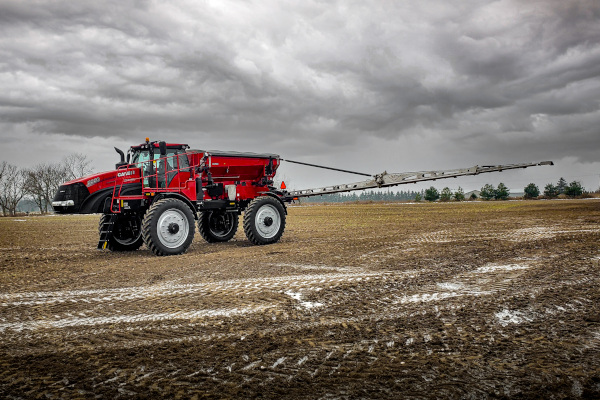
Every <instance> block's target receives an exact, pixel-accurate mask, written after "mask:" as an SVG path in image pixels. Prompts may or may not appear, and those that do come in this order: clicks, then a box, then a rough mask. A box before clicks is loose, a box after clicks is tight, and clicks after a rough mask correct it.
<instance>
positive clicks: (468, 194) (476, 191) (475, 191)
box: [465, 190, 481, 200]
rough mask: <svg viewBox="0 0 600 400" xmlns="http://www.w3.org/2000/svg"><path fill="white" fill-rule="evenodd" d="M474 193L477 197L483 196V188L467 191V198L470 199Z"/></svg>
mask: <svg viewBox="0 0 600 400" xmlns="http://www.w3.org/2000/svg"><path fill="white" fill-rule="evenodd" d="M473 194H474V195H475V196H476V197H477V198H479V197H481V190H471V191H470V192H467V193H465V199H467V200H468V199H470V198H471V197H472V196H473Z"/></svg>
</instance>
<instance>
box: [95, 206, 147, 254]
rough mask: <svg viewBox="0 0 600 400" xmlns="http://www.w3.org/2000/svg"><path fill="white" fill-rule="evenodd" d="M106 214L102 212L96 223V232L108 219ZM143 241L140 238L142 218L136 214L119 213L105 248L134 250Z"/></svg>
mask: <svg viewBox="0 0 600 400" xmlns="http://www.w3.org/2000/svg"><path fill="white" fill-rule="evenodd" d="M109 217H110V216H109V215H108V214H102V216H101V217H100V222H99V223H98V234H100V231H101V230H102V226H103V225H104V223H105V222H106V221H107V220H108V218H109ZM143 243H144V239H143V238H142V219H141V218H140V216H139V215H136V214H127V215H125V214H120V215H117V219H116V221H115V224H114V226H113V232H112V236H111V238H110V239H109V240H108V244H107V246H106V247H107V248H108V249H109V250H111V251H134V250H137V249H139V248H140V246H141V245H142V244H143Z"/></svg>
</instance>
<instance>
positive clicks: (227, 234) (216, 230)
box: [198, 211, 239, 243]
mask: <svg viewBox="0 0 600 400" xmlns="http://www.w3.org/2000/svg"><path fill="white" fill-rule="evenodd" d="M238 224H239V219H238V215H237V213H235V212H225V211H204V212H203V213H202V214H200V218H198V232H200V235H202V237H203V238H204V240H206V241H207V242H208V243H216V242H227V241H228V240H230V239H231V238H232V237H234V236H235V233H236V232H237V228H238Z"/></svg>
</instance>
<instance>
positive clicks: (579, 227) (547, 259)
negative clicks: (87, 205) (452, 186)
mask: <svg viewBox="0 0 600 400" xmlns="http://www.w3.org/2000/svg"><path fill="white" fill-rule="evenodd" d="M288 211H289V214H288V217H287V228H286V232H285V234H284V236H283V239H282V240H281V241H280V242H279V243H277V244H274V245H269V246H253V245H251V244H250V243H249V242H248V240H247V239H246V238H245V237H244V234H243V232H242V231H240V232H238V233H237V235H236V236H235V238H234V239H233V240H232V241H230V242H228V243H221V244H207V243H205V242H203V241H202V239H201V237H200V235H198V234H196V237H195V239H194V242H193V244H192V246H191V248H190V249H189V250H188V252H187V253H186V254H184V255H181V256H175V257H155V256H153V255H152V254H151V253H150V252H149V251H148V250H146V249H145V248H144V249H141V250H138V251H134V252H131V253H116V252H115V253H111V252H101V251H97V250H96V249H95V248H96V244H97V240H98V234H97V224H98V219H99V216H98V215H89V216H46V217H17V218H0V397H1V398H24V399H30V398H110V399H116V398H127V399H129V398H159V397H162V398H175V399H177V398H194V399H199V398H234V399H240V398H256V397H260V398H266V399H279V398H291V399H304V398H310V399H317V398H322V399H355V398H411V399H419V398H473V399H486V398H545V399H563V398H600V286H599V284H600V267H599V261H600V249H599V245H598V243H599V240H600V201H598V200H575V201H559V200H557V201H530V202H524V201H518V202H517V201H515V202H475V203H448V204H351V205H311V206H292V207H290V208H289V209H288Z"/></svg>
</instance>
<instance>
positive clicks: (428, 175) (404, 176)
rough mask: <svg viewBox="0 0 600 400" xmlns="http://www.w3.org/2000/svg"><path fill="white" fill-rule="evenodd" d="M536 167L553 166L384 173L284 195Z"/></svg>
mask: <svg viewBox="0 0 600 400" xmlns="http://www.w3.org/2000/svg"><path fill="white" fill-rule="evenodd" d="M538 165H554V163H553V162H552V161H542V162H536V163H524V164H505V165H486V166H482V167H480V166H478V165H476V166H474V167H471V168H460V169H449V170H439V171H420V172H401V173H391V174H388V173H387V171H384V172H383V173H381V174H377V175H375V176H373V178H372V179H367V180H364V181H361V182H354V183H348V184H344V185H333V186H325V187H320V188H314V189H304V190H291V191H289V192H286V193H285V197H288V198H290V197H291V198H300V197H311V196H320V195H324V194H331V193H342V192H351V191H354V190H364V189H375V188H382V187H390V186H396V185H404V184H407V183H417V182H423V181H435V180H436V179H446V178H457V177H459V176H468V175H479V174H485V173H488V172H502V171H504V170H508V169H519V168H527V167H536V166H538Z"/></svg>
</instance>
